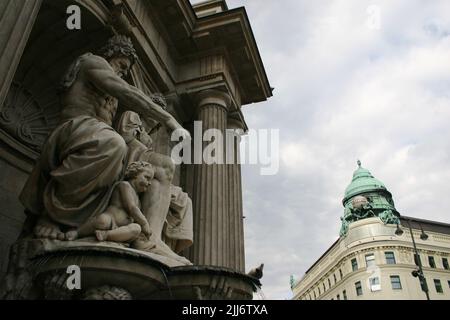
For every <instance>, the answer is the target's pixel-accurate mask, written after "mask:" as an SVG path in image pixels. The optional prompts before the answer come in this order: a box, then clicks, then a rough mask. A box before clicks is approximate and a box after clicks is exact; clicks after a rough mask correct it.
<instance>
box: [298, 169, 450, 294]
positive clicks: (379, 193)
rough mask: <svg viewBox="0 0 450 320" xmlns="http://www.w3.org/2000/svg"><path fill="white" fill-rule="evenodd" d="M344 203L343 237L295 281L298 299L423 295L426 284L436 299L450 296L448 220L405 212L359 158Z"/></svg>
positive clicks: (449, 230)
mask: <svg viewBox="0 0 450 320" xmlns="http://www.w3.org/2000/svg"><path fill="white" fill-rule="evenodd" d="M343 205H344V208H345V209H344V216H343V217H342V218H341V220H342V228H341V232H340V237H339V239H338V240H336V242H335V243H333V245H332V246H331V247H330V248H329V249H328V250H327V251H326V252H325V253H324V254H323V255H322V256H321V257H320V258H319V259H318V260H317V261H316V262H315V263H314V264H313V265H312V266H311V267H310V268H309V269H308V270H307V271H306V273H305V275H304V276H303V277H302V278H301V279H300V280H299V281H297V282H294V283H292V291H293V294H294V297H293V299H295V300H394V299H405V300H410V299H412V300H423V299H427V293H426V292H425V291H426V288H427V289H428V297H429V299H431V300H446V299H450V267H449V260H450V225H449V224H445V223H440V222H435V221H428V220H423V219H418V218H412V217H407V216H401V215H400V214H399V213H398V212H397V211H396V209H395V205H394V202H393V200H392V196H391V194H390V193H389V191H388V190H387V188H386V187H385V186H384V184H383V183H382V182H380V181H379V180H377V179H375V178H374V177H373V176H372V175H371V174H370V172H369V171H368V170H367V169H364V168H362V167H361V164H360V163H359V168H358V169H357V170H356V171H355V173H354V175H353V180H352V182H351V184H350V185H349V186H348V188H347V189H346V194H345V197H344V200H343ZM386 210H390V211H389V212H386ZM380 215H381V217H380ZM410 230H412V233H413V234H412V235H411V232H410ZM412 236H413V238H412ZM413 239H414V243H413ZM416 250H417V254H418V256H419V258H415V252H416ZM419 260H420V261H419ZM419 264H420V267H421V269H422V273H423V277H424V278H425V284H424V283H423V281H421V280H420V278H421V277H420V275H419V276H418V273H419V274H420V270H419V269H420V268H419ZM423 289H425V290H423Z"/></svg>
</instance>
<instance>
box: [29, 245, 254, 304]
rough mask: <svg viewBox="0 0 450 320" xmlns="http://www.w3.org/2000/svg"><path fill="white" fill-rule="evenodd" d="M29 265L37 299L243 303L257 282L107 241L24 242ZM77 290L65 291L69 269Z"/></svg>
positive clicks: (230, 271)
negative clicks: (74, 270) (76, 276)
mask: <svg viewBox="0 0 450 320" xmlns="http://www.w3.org/2000/svg"><path fill="white" fill-rule="evenodd" d="M29 242H30V243H31V244H32V246H30V247H32V248H33V250H29V261H30V264H29V267H28V268H27V269H28V270H30V272H31V273H32V277H33V278H34V279H35V281H33V282H34V283H35V288H34V289H33V291H34V292H35V295H36V297H37V298H39V299H208V300H209V299H220V300H222V299H233V300H235V299H244V300H249V299H252V298H253V292H255V291H256V289H257V287H259V286H260V283H259V281H258V280H257V279H255V278H252V277H250V276H247V275H245V274H242V273H239V272H236V271H234V270H231V269H227V268H221V267H212V266H172V267H170V266H169V265H170V263H171V261H169V260H168V259H167V258H166V257H162V256H158V255H155V254H151V253H145V252H141V251H138V250H134V249H130V248H126V247H121V246H119V245H111V244H108V243H101V244H96V243H72V244H69V243H64V242H59V241H55V240H53V241H52V240H29ZM73 265H75V266H78V267H79V268H80V283H81V288H80V289H73V290H69V289H68V287H67V283H66V281H67V278H68V277H69V276H71V273H70V272H69V273H68V268H69V266H73Z"/></svg>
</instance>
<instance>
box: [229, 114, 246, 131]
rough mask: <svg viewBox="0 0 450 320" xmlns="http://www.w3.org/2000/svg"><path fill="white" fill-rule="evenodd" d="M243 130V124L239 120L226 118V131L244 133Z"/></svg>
mask: <svg viewBox="0 0 450 320" xmlns="http://www.w3.org/2000/svg"><path fill="white" fill-rule="evenodd" d="M245 128H246V126H245V124H243V123H242V121H241V120H240V119H235V118H231V117H228V119H227V129H241V130H242V131H245Z"/></svg>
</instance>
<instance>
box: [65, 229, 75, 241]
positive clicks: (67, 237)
mask: <svg viewBox="0 0 450 320" xmlns="http://www.w3.org/2000/svg"><path fill="white" fill-rule="evenodd" d="M75 239H78V231H77V230H71V231H68V232H66V234H65V240H67V241H73V240H75Z"/></svg>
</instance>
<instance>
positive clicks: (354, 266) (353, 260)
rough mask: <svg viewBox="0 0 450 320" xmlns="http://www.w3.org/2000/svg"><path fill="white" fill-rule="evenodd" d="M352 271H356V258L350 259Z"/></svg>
mask: <svg viewBox="0 0 450 320" xmlns="http://www.w3.org/2000/svg"><path fill="white" fill-rule="evenodd" d="M352 270H353V271H356V270H358V261H356V258H353V259H352Z"/></svg>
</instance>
